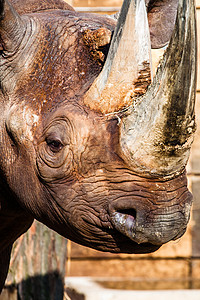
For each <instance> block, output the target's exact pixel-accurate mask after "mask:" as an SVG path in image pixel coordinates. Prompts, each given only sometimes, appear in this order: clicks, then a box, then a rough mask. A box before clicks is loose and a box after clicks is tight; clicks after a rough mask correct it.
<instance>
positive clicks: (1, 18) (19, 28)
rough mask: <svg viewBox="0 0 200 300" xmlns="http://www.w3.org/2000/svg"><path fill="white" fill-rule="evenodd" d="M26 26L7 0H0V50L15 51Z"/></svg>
mask: <svg viewBox="0 0 200 300" xmlns="http://www.w3.org/2000/svg"><path fill="white" fill-rule="evenodd" d="M25 31H26V28H25V24H24V22H23V21H22V19H21V17H20V16H19V15H18V13H17V12H16V11H15V10H14V8H13V7H12V6H11V4H10V3H9V2H8V1H7V0H0V50H4V51H8V52H10V53H11V52H12V53H14V52H16V51H17V48H18V46H19V45H20V43H21V40H22V39H23V37H24V34H25Z"/></svg>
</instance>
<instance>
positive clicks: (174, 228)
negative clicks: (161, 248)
mask: <svg viewBox="0 0 200 300" xmlns="http://www.w3.org/2000/svg"><path fill="white" fill-rule="evenodd" d="M190 207H191V205H190V204H189V203H187V204H186V205H185V206H184V208H182V209H181V210H180V211H175V212H173V211H171V213H170V214H166V212H163V214H151V213H150V212H149V209H147V208H146V209H145V207H144V206H143V208H141V207H137V205H134V204H133V205H132V207H130V208H126V209H119V208H117V205H116V207H114V206H112V207H111V208H110V217H111V222H112V224H113V226H114V228H115V229H116V230H117V231H119V232H120V233H122V234H123V235H125V236H127V237H128V238H130V239H131V240H133V241H134V242H136V243H137V244H142V243H151V244H153V245H162V244H164V243H167V242H168V241H170V240H176V239H178V238H180V237H181V236H182V235H183V234H184V233H185V231H186V228H187V223H188V220H189V211H190Z"/></svg>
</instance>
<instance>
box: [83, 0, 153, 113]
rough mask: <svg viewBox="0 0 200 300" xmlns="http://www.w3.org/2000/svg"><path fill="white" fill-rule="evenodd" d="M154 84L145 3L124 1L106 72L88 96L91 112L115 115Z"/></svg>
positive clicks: (101, 75)
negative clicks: (113, 113)
mask: <svg viewBox="0 0 200 300" xmlns="http://www.w3.org/2000/svg"><path fill="white" fill-rule="evenodd" d="M150 82H151V45H150V34H149V26H148V20H147V13H146V7H145V2H144V0H124V3H123V6H122V9H121V12H120V16H119V18H118V23H117V26H116V29H115V32H114V35H113V38H112V41H111V45H110V49H109V53H108V56H107V59H106V62H105V65H104V67H103V70H102V72H101V73H100V75H99V76H98V77H97V78H96V80H95V81H94V83H93V84H92V86H91V87H90V89H89V91H88V92H87V93H86V95H85V98H84V103H85V104H86V105H87V106H89V107H90V108H91V109H94V110H96V111H100V112H102V113H111V112H116V111H119V110H120V109H122V108H124V107H127V106H129V105H131V104H132V102H133V97H135V96H138V95H141V94H143V93H144V92H145V91H146V88H147V86H148V85H149V84H150Z"/></svg>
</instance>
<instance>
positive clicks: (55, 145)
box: [46, 138, 63, 152]
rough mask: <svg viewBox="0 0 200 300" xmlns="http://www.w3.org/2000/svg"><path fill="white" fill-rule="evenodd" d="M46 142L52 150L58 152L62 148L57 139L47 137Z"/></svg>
mask: <svg viewBox="0 0 200 300" xmlns="http://www.w3.org/2000/svg"><path fill="white" fill-rule="evenodd" d="M46 143H47V145H48V147H49V148H50V150H51V151H52V152H59V151H60V150H61V149H62V148H63V144H62V142H61V141H60V140H59V139H55V138H54V139H52V138H47V139H46Z"/></svg>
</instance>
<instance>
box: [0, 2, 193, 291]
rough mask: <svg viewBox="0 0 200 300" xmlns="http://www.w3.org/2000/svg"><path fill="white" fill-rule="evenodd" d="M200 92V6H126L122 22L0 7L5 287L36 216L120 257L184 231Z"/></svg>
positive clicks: (49, 6) (0, 245) (51, 8)
mask: <svg viewBox="0 0 200 300" xmlns="http://www.w3.org/2000/svg"><path fill="white" fill-rule="evenodd" d="M176 15H177V17H176ZM148 20H149V22H148ZM169 40H170V41H169ZM151 46H152V47H153V48H159V47H165V53H164V56H163V58H162V59H161V61H160V64H159V67H158V69H157V71H156V75H155V76H154V77H153V75H152V74H153V72H152V63H151ZM195 88H196V29H195V8H194V3H193V0H180V2H179V5H178V4H177V2H176V1H173V0H164V1H150V2H148V1H146V3H145V2H144V1H143V0H125V1H124V3H123V5H122V9H121V12H120V14H119V16H118V19H117V20H116V19H115V18H112V17H110V16H106V15H96V14H90V13H81V12H76V11H75V10H74V9H73V8H72V7H71V6H69V5H68V4H66V3H65V2H62V1H61V0H52V1H48V0H46V1H45V0H44V1H37V0H30V1H28V0H26V1H25V0H12V1H8V0H0V102H1V105H0V178H1V185H0V191H1V193H0V288H2V286H3V284H4V281H5V278H6V276H7V271H8V266H9V260H10V252H11V248H12V244H13V242H14V241H15V240H16V239H17V238H18V237H19V236H20V235H22V234H23V233H24V232H25V231H27V230H28V228H29V227H30V226H31V224H32V222H33V220H34V219H37V220H38V221H40V222H42V223H43V224H45V225H47V226H48V227H49V228H51V229H53V230H55V231H56V232H58V233H59V234H61V235H62V236H64V237H66V238H68V239H71V240H72V241H75V242H77V243H79V244H82V245H85V246H88V247H91V248H94V249H97V250H100V251H108V252H115V253H119V252H122V253H148V252H152V251H155V250H157V249H158V248H159V247H160V246H161V245H163V244H164V243H167V242H168V241H170V240H176V239H178V238H180V237H181V236H182V235H183V234H184V232H185V230H186V227H187V223H188V220H189V215H190V207H191V202H192V196H191V193H190V192H189V190H188V187H187V177H186V171H185V167H186V164H187V161H188V157H189V152H190V148H191V144H192V141H193V136H194V131H195V114H194V100H195Z"/></svg>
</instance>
